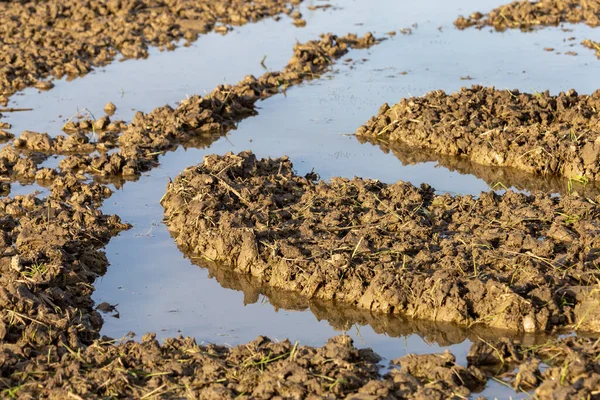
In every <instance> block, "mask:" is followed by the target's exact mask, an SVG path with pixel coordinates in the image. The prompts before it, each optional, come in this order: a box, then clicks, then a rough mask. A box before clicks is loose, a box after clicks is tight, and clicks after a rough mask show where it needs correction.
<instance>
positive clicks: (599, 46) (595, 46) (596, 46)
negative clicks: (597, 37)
mask: <svg viewBox="0 0 600 400" xmlns="http://www.w3.org/2000/svg"><path fill="white" fill-rule="evenodd" d="M581 44H582V45H583V46H585V47H587V48H588V49H592V50H594V51H595V52H596V57H598V58H600V42H594V41H593V40H590V39H585V40H584V41H583V42H581Z"/></svg>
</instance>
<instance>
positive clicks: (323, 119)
mask: <svg viewBox="0 0 600 400" xmlns="http://www.w3.org/2000/svg"><path fill="white" fill-rule="evenodd" d="M311 3H312V2H311V1H308V2H307V3H306V4H305V6H306V5H309V4H311ZM339 3H340V5H341V7H342V9H341V10H335V11H331V10H330V11H325V12H324V11H321V10H318V11H315V12H311V11H307V10H304V15H305V18H306V19H307V22H308V26H307V27H306V28H303V29H297V28H294V27H293V26H292V25H291V23H290V22H289V21H286V20H285V19H284V20H282V21H280V22H274V21H265V22H261V23H258V24H255V25H248V26H244V27H241V28H236V30H235V31H234V32H232V33H230V34H228V35H227V36H225V37H222V36H220V35H216V34H210V35H206V36H203V37H201V38H200V39H199V40H198V41H197V42H196V43H195V44H193V45H192V46H191V47H189V48H180V49H178V50H176V51H174V52H168V53H160V52H158V51H152V52H151V55H150V58H149V59H148V60H129V61H126V62H121V63H115V64H112V65H110V66H108V67H106V68H104V69H101V70H98V71H96V72H94V73H93V74H90V75H88V76H86V77H85V78H82V79H77V80H75V81H73V82H64V81H60V82H57V85H56V88H55V89H53V90H52V91H50V92H45V93H40V94H37V93H36V92H35V91H34V90H27V91H25V92H24V95H23V96H17V97H15V99H14V106H18V107H32V108H34V109H35V111H33V112H31V113H21V114H14V115H10V116H9V117H10V118H7V119H6V120H7V121H8V122H10V123H12V124H13V125H14V129H13V131H14V132H20V131H21V130H24V129H29V130H37V131H46V132H48V133H50V134H53V135H54V134H56V133H58V132H59V131H60V128H61V126H62V124H63V123H64V121H65V120H66V119H67V118H69V117H70V116H71V115H73V114H75V113H76V112H77V110H78V109H79V110H81V109H83V108H88V109H90V110H91V111H92V112H93V113H94V114H95V115H96V116H98V115H102V114H103V113H102V111H101V110H102V107H103V106H104V104H105V103H106V102H108V101H113V102H114V103H115V104H116V105H117V107H118V113H117V115H116V117H118V118H122V119H125V120H129V119H130V118H131V117H132V116H133V114H134V112H135V111H136V110H142V111H150V110H152V109H153V108H155V107H158V106H161V105H163V104H165V103H168V104H171V105H175V103H176V102H177V101H179V100H181V99H182V98H184V97H185V96H186V95H187V94H189V95H191V94H196V93H198V94H202V93H204V92H209V91H211V90H212V89H213V88H214V87H215V86H216V85H218V84H220V83H235V82H237V81H238V80H240V79H242V77H243V76H244V75H247V74H250V73H251V74H255V75H260V74H262V73H263V72H264V70H263V68H262V66H261V65H260V62H261V60H262V59H263V57H264V56H265V55H266V56H267V58H266V59H265V63H266V65H267V67H268V68H270V69H273V70H277V69H280V68H281V67H283V65H285V63H286V62H287V60H288V59H289V57H290V55H291V48H292V45H293V44H294V43H295V41H296V40H298V41H305V40H310V39H314V38H315V37H316V36H317V34H318V33H322V32H327V31H334V32H335V33H339V34H345V33H347V32H352V31H356V32H357V33H364V32H365V31H367V30H376V31H377V32H378V33H379V34H380V35H382V34H383V33H385V32H387V31H391V30H398V29H400V28H404V27H408V26H410V25H412V24H414V23H418V27H417V28H415V29H414V33H413V34H412V35H406V36H405V35H397V36H396V37H395V38H393V39H392V40H388V41H385V42H383V43H382V44H381V45H379V46H376V47H374V48H372V49H371V50H369V51H363V52H360V51H355V52H352V53H351V54H350V55H349V56H350V57H352V58H353V59H355V60H360V59H362V58H367V59H368V60H367V61H366V62H364V63H362V62H361V63H357V64H356V65H344V64H343V63H340V64H338V65H337V66H336V67H335V68H336V70H337V73H334V74H333V75H332V76H331V77H330V79H322V80H319V81H313V82H311V83H309V84H306V85H303V86H301V87H298V88H292V89H290V90H289V91H288V93H287V95H286V96H283V95H280V96H275V97H273V98H270V99H269V100H267V101H264V102H262V103H260V105H259V106H260V108H261V109H260V112H259V115H258V116H257V117H254V118H250V119H248V120H245V121H243V122H242V123H241V124H240V125H239V128H238V130H237V131H233V132H231V133H230V134H229V135H228V136H227V137H222V138H217V139H216V140H215V141H214V143H212V144H211V143H204V144H203V146H202V147H204V148H199V149H196V148H189V149H183V148H180V149H178V150H177V151H175V152H172V153H169V154H167V155H166V156H164V157H162V158H161V166H160V168H158V169H155V170H153V171H151V172H150V173H147V174H145V175H144V176H142V177H141V178H140V179H139V180H138V181H137V182H130V183H127V184H125V185H122V184H117V185H115V191H116V192H115V194H114V195H113V196H112V197H111V198H110V199H108V200H107V201H106V203H105V205H104V207H103V210H104V211H105V212H106V213H116V214H118V215H120V216H121V217H122V219H123V220H124V221H127V222H130V223H132V224H133V225H134V228H133V229H131V230H130V231H127V232H124V233H122V234H121V235H120V236H118V237H117V238H114V239H113V240H112V241H111V242H110V243H109V245H108V246H107V248H106V253H107V255H108V259H109V260H110V262H111V267H110V268H109V270H108V273H107V274H106V276H104V277H102V278H100V279H99V280H98V281H97V282H96V288H97V291H96V293H95V294H94V300H95V301H96V302H97V303H99V302H102V301H107V302H109V303H111V304H115V303H118V304H119V305H118V307H117V308H118V310H119V313H120V318H119V319H116V318H112V317H109V316H107V317H106V318H105V319H106V322H105V325H104V328H103V330H102V333H103V334H106V335H109V336H113V337H121V336H123V335H125V334H126V333H127V332H129V331H134V332H136V333H138V334H139V335H141V334H143V333H145V332H147V331H154V332H158V333H159V336H160V337H168V336H173V335H177V334H179V333H181V334H184V335H190V336H194V337H196V338H197V339H198V340H199V341H209V342H213V343H227V344H232V345H233V344H237V343H243V342H247V341H249V340H252V339H253V338H255V337H256V336H257V335H268V336H270V337H271V338H276V339H283V338H290V339H291V340H292V341H294V340H299V341H300V342H301V343H304V344H312V345H320V344H322V343H323V342H324V341H325V340H326V339H327V338H328V337H330V336H332V335H335V334H338V333H340V332H343V331H346V330H347V333H348V334H349V335H351V336H352V337H353V338H354V339H355V343H356V344H357V345H358V346H361V347H362V346H369V347H372V348H373V349H374V350H375V351H376V352H378V353H379V354H380V355H382V356H384V357H385V358H387V359H392V358H395V357H399V356H402V355H404V354H407V353H410V352H417V353H421V352H426V351H427V352H435V351H440V350H441V348H442V347H444V348H446V347H447V348H450V350H451V351H452V352H453V353H454V354H455V355H456V356H457V358H458V359H459V361H460V362H461V363H463V364H464V362H465V361H464V360H465V358H466V353H467V351H468V347H469V343H470V342H469V340H468V339H467V337H466V336H461V335H460V334H459V335H458V336H454V337H443V335H442V336H440V333H439V332H437V333H436V335H434V336H433V337H434V339H433V340H432V338H431V335H430V336H428V333H427V330H421V332H420V335H421V336H419V334H413V332H414V331H419V330H420V329H419V328H418V327H415V328H414V329H412V330H410V329H408V330H406V331H400V332H399V333H398V332H395V333H393V332H392V333H389V332H388V333H386V330H385V329H379V328H374V327H371V326H368V325H366V326H365V325H361V324H360V323H359V324H358V325H355V326H349V327H346V329H344V327H343V326H342V325H340V323H336V322H334V321H335V315H327V314H326V315H325V317H323V315H321V314H319V313H318V312H316V310H314V309H313V312H314V314H313V313H311V312H310V311H302V310H295V311H294V310H286V309H284V308H279V309H277V308H276V307H274V306H273V305H271V304H269V303H268V301H266V297H264V295H262V294H259V293H258V292H257V293H254V294H252V293H251V292H248V291H240V290H239V288H237V289H238V290H230V289H224V288H223V287H222V286H221V284H220V283H219V282H218V281H217V280H216V279H214V278H212V277H211V275H210V273H209V271H208V270H207V269H203V268H200V267H198V266H196V265H194V264H193V263H192V262H190V260H188V259H186V258H185V257H184V256H183V254H181V252H180V251H179V250H178V249H177V247H176V246H175V244H174V243H173V240H172V239H171V237H170V235H169V233H168V232H167V230H166V228H165V227H164V225H163V224H162V223H161V220H162V213H163V210H162V207H161V206H160V205H159V200H160V198H161V197H162V195H163V194H164V190H165V187H166V184H167V182H168V180H169V178H171V177H175V176H176V175H177V174H179V173H180V172H181V170H182V169H184V168H185V167H187V166H190V165H194V164H197V163H199V162H201V161H202V157H203V156H204V155H205V154H211V153H219V154H222V153H225V152H227V151H233V152H239V151H242V150H246V149H251V150H253V151H254V152H255V153H256V154H257V155H259V156H272V157H278V156H281V155H283V154H287V155H289V156H290V157H291V158H292V160H294V162H295V167H296V169H297V171H298V172H299V173H301V174H304V173H306V172H309V171H310V170H311V169H313V168H314V170H315V171H317V172H319V173H320V174H321V176H322V178H324V179H327V178H330V177H331V176H335V175H341V176H346V177H352V176H354V175H357V176H362V177H365V178H376V179H380V180H382V181H385V182H394V181H396V180H406V181H411V182H413V183H415V184H419V183H421V182H426V183H429V184H431V185H432V186H433V187H435V188H436V189H438V190H439V191H445V192H451V193H470V194H477V193H478V192H480V191H482V190H487V189H488V188H489V186H490V185H493V180H494V179H496V178H494V177H492V178H489V177H487V175H486V176H484V175H485V173H481V172H477V170H473V169H468V168H466V169H465V168H462V167H457V166H455V165H451V163H449V162H447V161H441V160H436V159H435V158H431V157H430V158H427V157H425V158H423V157H420V158H419V157H417V156H415V155H414V154H411V153H410V152H408V153H407V154H403V151H404V150H403V149H396V150H395V151H391V152H388V153H384V152H383V151H382V150H381V149H380V148H379V147H377V146H373V145H370V144H360V143H359V142H358V140H357V139H356V138H355V137H353V136H348V135H347V134H351V133H353V132H354V131H355V130H356V129H357V128H358V126H360V125H361V124H362V123H364V122H365V121H366V120H367V119H368V118H369V117H370V116H372V115H374V114H375V113H376V112H377V109H378V108H379V106H380V105H381V104H382V103H383V102H389V103H395V102H397V101H398V100H399V99H400V98H402V97H406V96H410V95H414V96H418V95H422V94H424V93H426V92H428V91H430V90H435V89H444V90H446V91H448V92H450V91H455V90H457V89H459V88H460V87H461V86H464V85H466V84H469V85H470V84H471V83H480V84H484V85H495V86H496V87H499V88H510V89H513V88H518V89H520V90H522V91H529V92H531V91H534V90H537V91H543V90H546V89H549V90H550V91H551V92H552V93H557V92H558V91H561V90H566V89H569V88H575V89H576V90H578V91H579V92H581V93H590V92H592V91H593V90H595V89H596V88H597V86H598V85H597V83H595V82H594V80H593V79H590V77H591V76H600V62H598V60H596V59H595V57H594V56H593V52H591V51H587V50H584V49H577V50H576V51H578V53H579V54H580V55H579V56H577V57H570V56H564V55H556V54H553V53H548V52H546V51H543V48H544V47H554V48H556V49H557V50H559V51H565V50H566V48H568V44H565V43H563V39H564V38H566V37H567V36H577V38H578V39H579V40H581V39H583V38H585V37H591V36H590V35H589V32H590V31H591V30H590V29H589V28H587V27H584V26H576V27H573V29H574V31H573V32H563V31H561V30H559V29H543V30H539V31H536V32H534V33H527V34H524V33H521V32H517V31H509V32H505V33H489V32H488V31H486V30H484V31H477V30H467V31H457V30H455V29H454V28H453V27H452V21H453V20H454V19H455V18H456V17H457V16H458V15H459V14H461V13H463V14H465V13H467V14H468V13H470V12H471V11H474V10H477V9H479V10H481V11H487V10H489V9H491V8H492V7H493V6H497V5H499V4H501V3H502V2H501V1H491V0H489V1H488V0H486V1H481V0H478V1H475V0H469V1H462V2H446V1H443V0H429V1H423V2H419V3H414V2H411V3H408V2H407V1H397V0H377V1H367V0H363V1H358V0H355V1H344V2H341V1H340V2H339ZM457 3H460V4H457ZM431 10H435V11H434V12H432V11H431ZM357 24H360V25H357ZM439 27H441V29H438V28H439ZM563 47H564V49H563ZM224 49H226V51H224ZM569 49H570V48H569ZM207 54H210V57H207V56H206V55H207ZM403 72H406V74H402V73H403ZM464 76H471V77H473V80H471V81H464V80H461V79H460V78H461V77H464ZM397 156H398V157H399V158H398V157H397ZM427 160H429V161H427ZM421 161H427V162H421ZM57 162H58V159H51V160H50V161H48V165H51V164H52V163H57ZM472 174H475V175H478V176H480V178H478V177H476V176H474V175H472ZM502 179H509V180H508V181H506V182H508V183H509V185H512V184H513V183H511V181H510V178H502ZM519 182H521V181H517V180H515V183H514V185H515V187H517V188H519V189H525V190H527V189H529V188H530V187H531V186H530V185H534V186H535V184H532V183H531V182H529V183H519ZM528 185H529V186H528ZM544 187H545V188H547V186H544ZM19 190H20V189H19ZM327 319H329V320H330V321H332V322H328V321H327ZM338 322H339V321H338ZM357 327H358V328H357ZM428 329H429V328H428ZM450 336H451V335H450ZM448 346H449V347H448ZM503 388H504V387H503V386H502V385H500V384H497V385H496V384H494V383H491V384H489V385H488V388H487V389H486V392H485V393H487V394H488V395H490V394H491V395H495V396H500V397H508V395H507V396H504V394H506V393H507V392H505V391H504V390H505V389H507V388H504V389H503ZM488 392H489V393H488ZM510 395H513V398H516V396H514V392H513V393H511V394H510Z"/></svg>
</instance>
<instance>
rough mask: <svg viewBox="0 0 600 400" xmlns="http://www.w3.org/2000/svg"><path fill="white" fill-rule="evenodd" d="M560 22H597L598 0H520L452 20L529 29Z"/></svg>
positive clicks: (464, 24) (599, 20) (461, 24)
mask: <svg viewBox="0 0 600 400" xmlns="http://www.w3.org/2000/svg"><path fill="white" fill-rule="evenodd" d="M561 23H571V24H576V23H584V24H587V25H589V26H591V27H596V26H600V1H598V0H538V1H529V0H519V1H513V2H512V3H509V4H506V5H503V6H500V7H498V8H494V9H493V10H492V11H490V12H489V13H488V14H482V13H480V12H474V13H472V14H471V15H469V16H468V17H466V18H465V17H463V16H461V17H459V18H458V19H457V20H456V21H454V25H455V26H456V27H458V28H460V29H464V28H468V27H471V26H476V27H478V28H483V27H486V26H491V27H493V28H494V29H497V30H505V29H512V28H519V29H523V30H529V29H532V28H535V27H537V26H557V25H559V24H561Z"/></svg>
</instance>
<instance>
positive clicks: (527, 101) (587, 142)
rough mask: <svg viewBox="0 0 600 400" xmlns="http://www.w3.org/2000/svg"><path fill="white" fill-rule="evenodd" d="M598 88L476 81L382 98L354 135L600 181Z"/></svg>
mask: <svg viewBox="0 0 600 400" xmlns="http://www.w3.org/2000/svg"><path fill="white" fill-rule="evenodd" d="M599 110H600V91H596V92H594V93H592V94H591V95H579V94H577V92H575V91H574V90H569V91H568V92H561V93H560V94H558V95H556V96H553V95H550V94H549V93H548V92H547V91H546V92H544V93H535V94H529V93H521V92H519V91H518V90H499V89H496V88H494V87H482V86H472V87H471V88H462V89H461V90H460V91H459V92H456V93H451V94H447V93H445V92H444V91H441V90H437V91H433V92H430V93H427V94H426V95H424V96H422V97H411V98H406V99H402V100H400V102H398V103H397V104H395V105H393V106H391V107H390V106H389V105H388V104H387V103H386V104H384V105H383V106H382V107H381V108H380V109H379V112H378V114H377V115H376V116H374V117H372V118H371V119H370V120H369V121H367V123H366V124H365V125H363V126H361V127H360V128H359V129H358V130H357V132H356V136H357V137H358V138H359V139H361V138H364V139H367V140H370V141H374V142H379V141H381V142H383V143H392V144H396V145H400V146H404V147H406V146H408V147H411V148H415V149H426V150H429V151H432V152H435V153H438V154H440V155H442V156H459V157H461V158H463V159H465V160H468V161H471V162H473V163H476V164H481V165H489V166H498V167H511V168H514V169H518V170H522V171H524V172H527V173H530V174H536V175H557V176H564V177H567V178H569V179H572V180H574V181H578V182H581V183H585V182H587V181H597V180H600V157H599V156H600V131H598V126H599V124H600V111H599Z"/></svg>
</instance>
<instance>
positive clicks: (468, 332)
mask: <svg viewBox="0 0 600 400" xmlns="http://www.w3.org/2000/svg"><path fill="white" fill-rule="evenodd" d="M182 250H183V249H182ZM184 253H185V254H186V255H187V256H188V257H189V258H190V259H191V261H192V262H193V263H194V264H196V265H198V266H199V267H201V268H207V269H208V270H209V272H210V277H211V278H215V279H216V280H217V281H218V282H219V285H221V286H222V287H223V288H226V289H232V290H237V291H241V292H243V293H244V304H245V305H248V304H253V303H256V302H259V301H261V298H260V296H261V295H262V296H265V297H266V298H267V299H268V300H269V304H271V305H272V306H273V307H275V308H276V309H282V310H297V311H302V310H306V309H309V310H310V311H311V313H312V314H313V315H314V316H315V317H316V318H317V320H319V321H322V320H324V321H327V322H328V323H329V324H330V325H331V326H332V327H334V328H335V330H337V331H340V332H348V331H351V330H352V328H353V327H355V326H367V325H368V326H370V327H371V328H372V329H373V330H374V331H375V332H377V333H378V334H385V335H387V336H390V337H408V336H410V335H418V336H420V337H422V338H423V339H424V341H426V342H427V343H437V344H439V345H440V346H451V345H454V344H459V343H462V342H464V341H465V340H469V341H471V342H477V341H479V340H481V339H484V340H488V341H489V340H495V339H497V338H498V337H506V338H510V339H512V340H514V341H518V342H519V343H526V344H528V345H530V346H534V345H540V344H544V343H546V342H547V341H549V340H552V339H553V337H552V336H549V335H546V334H543V333H538V334H522V333H519V332H508V331H506V330H504V329H490V328H489V327H486V326H483V325H475V326H472V327H469V328H467V327H465V326H463V325H457V324H452V323H445V322H439V321H428V320H422V319H413V318H409V317H406V316H404V315H401V314H395V315H392V314H384V313H378V312H371V311H370V310H365V309H363V308H357V307H354V306H352V305H349V304H347V303H344V302H339V301H335V300H323V299H320V298H314V297H313V298H308V297H306V296H303V295H302V294H301V293H298V292H292V291H287V290H281V289H277V288H274V287H273V286H271V285H269V284H268V283H264V282H261V280H260V279H258V278H256V277H253V276H252V275H249V274H239V273H236V272H234V271H232V269H231V268H228V267H227V266H225V265H220V264H216V263H214V262H210V261H208V260H206V259H202V258H198V257H195V254H194V253H191V252H185V251H184Z"/></svg>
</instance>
